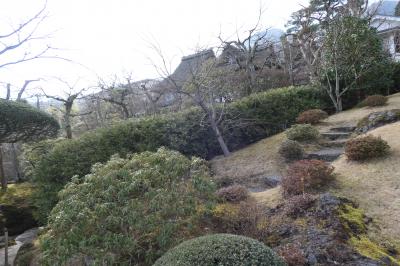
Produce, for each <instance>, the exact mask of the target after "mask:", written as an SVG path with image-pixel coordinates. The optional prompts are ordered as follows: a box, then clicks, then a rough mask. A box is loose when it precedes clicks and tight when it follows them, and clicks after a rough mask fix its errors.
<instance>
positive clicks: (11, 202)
mask: <svg viewBox="0 0 400 266" xmlns="http://www.w3.org/2000/svg"><path fill="white" fill-rule="evenodd" d="M34 189H35V188H34V186H33V185H32V184H30V183H19V184H11V185H9V187H8V189H7V191H5V192H4V191H2V192H0V206H1V213H0V234H3V232H4V227H7V229H8V232H9V234H10V235H18V234H20V233H23V232H24V231H25V230H27V229H30V228H32V227H34V226H36V225H37V223H36V221H35V220H34V218H33V215H32V210H33V204H32V193H33V191H34Z"/></svg>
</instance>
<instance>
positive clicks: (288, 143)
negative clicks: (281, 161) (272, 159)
mask: <svg viewBox="0 0 400 266" xmlns="http://www.w3.org/2000/svg"><path fill="white" fill-rule="evenodd" d="M279 154H280V155H281V156H282V157H283V158H285V159H286V160H287V161H294V160H301V159H302V158H303V156H304V149H303V147H302V146H301V145H300V143H298V142H297V141H295V140H290V139H287V140H284V141H283V142H282V144H281V146H280V147H279Z"/></svg>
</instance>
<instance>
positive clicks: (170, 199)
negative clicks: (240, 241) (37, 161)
mask: <svg viewBox="0 0 400 266" xmlns="http://www.w3.org/2000/svg"><path fill="white" fill-rule="evenodd" d="M213 194H214V185H213V184H212V183H211V181H210V179H209V176H208V168H207V167H206V165H205V162H204V161H203V160H201V159H197V158H193V159H192V160H189V159H187V158H186V157H185V156H183V155H181V154H179V153H178V152H173V151H169V150H166V149H164V148H160V149H159V150H158V151H157V152H143V153H140V154H133V155H131V156H129V157H128V159H121V158H119V157H117V156H113V157H112V159H111V160H110V161H109V162H107V163H106V164H104V165H102V164H96V165H94V166H93V168H92V172H91V173H90V174H88V175H86V176H85V178H84V179H82V178H73V180H72V182H71V183H69V184H68V185H67V186H66V187H65V188H64V189H63V190H62V191H61V192H60V201H59V202H58V204H57V205H56V206H55V207H54V209H53V210H52V212H51V214H50V216H49V223H48V229H49V230H48V231H47V232H46V234H45V235H44V236H43V237H42V238H41V242H40V243H41V249H42V251H43V253H42V258H43V261H42V263H43V264H44V265H64V263H68V261H69V259H71V258H73V259H74V260H79V259H81V260H83V259H84V258H89V259H90V260H92V261H93V263H94V264H101V265H128V264H129V265H138V264H140V265H142V264H143V263H145V264H146V265H149V264H151V263H152V262H154V261H155V259H157V258H158V257H160V256H161V255H162V254H163V253H164V252H165V251H167V250H168V249H170V248H171V247H173V246H175V245H176V244H177V243H179V242H180V241H182V240H184V239H186V238H188V237H191V236H193V235H194V236H195V235H196V234H197V233H196V232H199V231H200V229H199V228H198V224H199V219H200V216H201V215H202V214H201V213H199V210H201V209H210V210H211V208H212V204H213Z"/></svg>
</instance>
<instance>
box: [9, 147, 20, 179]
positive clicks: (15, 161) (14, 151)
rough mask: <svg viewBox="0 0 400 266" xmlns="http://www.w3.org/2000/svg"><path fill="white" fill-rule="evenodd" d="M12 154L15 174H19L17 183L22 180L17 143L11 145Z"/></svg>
mask: <svg viewBox="0 0 400 266" xmlns="http://www.w3.org/2000/svg"><path fill="white" fill-rule="evenodd" d="M11 153H12V159H13V165H14V169H15V173H16V174H17V181H20V180H21V171H20V167H19V160H18V155H17V148H16V147H15V143H11Z"/></svg>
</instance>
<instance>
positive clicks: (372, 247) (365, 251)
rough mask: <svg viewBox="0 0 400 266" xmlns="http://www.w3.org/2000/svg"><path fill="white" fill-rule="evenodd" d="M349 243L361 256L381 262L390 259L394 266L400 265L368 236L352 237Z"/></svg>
mask: <svg viewBox="0 0 400 266" xmlns="http://www.w3.org/2000/svg"><path fill="white" fill-rule="evenodd" d="M349 243H350V244H351V245H352V246H353V247H354V248H355V250H357V252H358V253H360V254H361V255H363V256H365V257H368V258H371V259H374V260H381V259H383V258H388V259H389V260H390V261H391V262H392V263H393V264H394V265H400V260H399V259H397V258H395V257H393V256H390V255H389V254H388V252H387V250H385V249H384V248H383V247H381V246H379V245H377V244H376V243H374V242H372V241H371V240H370V239H369V238H368V236H366V235H361V236H358V237H357V236H352V237H351V238H350V240H349Z"/></svg>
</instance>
